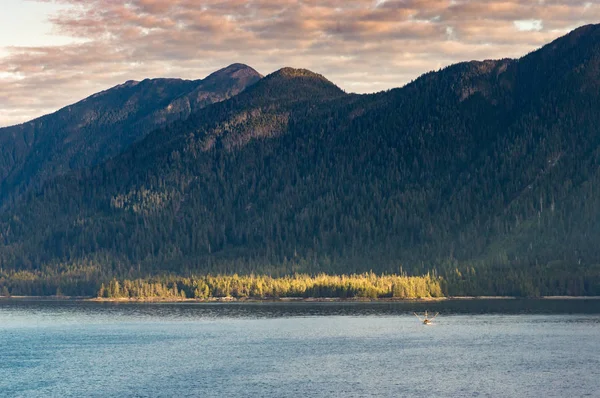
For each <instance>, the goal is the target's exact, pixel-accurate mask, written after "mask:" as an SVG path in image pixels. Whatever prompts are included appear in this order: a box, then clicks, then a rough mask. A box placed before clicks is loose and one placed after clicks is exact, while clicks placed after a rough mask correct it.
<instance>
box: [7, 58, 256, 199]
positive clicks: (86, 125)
mask: <svg viewBox="0 0 600 398" xmlns="http://www.w3.org/2000/svg"><path fill="white" fill-rule="evenodd" d="M261 77H262V76H261V75H260V74H258V73H257V72H256V71H255V70H254V69H252V68H250V67H248V66H246V65H242V64H233V65H230V66H228V67H227V68H224V69H221V70H219V71H217V72H215V73H213V74H211V75H210V76H208V77H206V78H205V79H203V80H194V81H190V80H181V79H146V80H143V81H141V82H138V81H128V82H126V83H124V84H121V85H118V86H115V87H113V88H111V89H109V90H106V91H103V92H100V93H98V94H94V95H92V96H91V97H89V98H86V99H84V100H83V101H80V102H78V103H76V104H73V105H70V106H67V107H65V108H63V109H61V110H59V111H57V112H55V113H53V114H51V115H47V116H43V117H40V118H38V119H35V120H32V121H31V122H28V123H24V124H21V125H18V126H12V127H6V128H1V129H0V205H2V202H3V201H6V200H7V199H10V198H12V199H16V198H18V197H19V195H18V193H22V192H23V191H25V190H27V189H28V188H29V187H30V186H34V187H39V186H40V184H41V183H42V182H43V181H46V180H48V179H52V178H53V177H56V176H57V175H61V174H64V173H67V172H69V171H70V170H73V169H79V168H84V167H88V166H92V165H95V164H98V163H100V162H102V161H104V160H106V159H108V158H110V157H112V156H114V155H117V154H119V153H120V152H122V151H123V150H124V149H125V148H127V147H128V146H129V145H131V144H132V143H133V142H135V141H137V140H139V139H141V138H143V137H144V136H145V135H146V134H148V133H149V132H150V131H152V130H153V129H155V128H158V127H161V126H164V125H166V124H168V123H171V122H173V121H176V120H181V119H185V118H187V117H188V116H189V115H190V114H191V113H192V112H196V111H198V110H199V109H202V108H203V107H205V106H207V105H209V104H212V103H215V102H219V101H223V100H225V99H227V98H229V97H231V96H234V95H236V94H238V93H239V92H241V91H243V90H244V89H245V88H246V87H248V86H250V85H252V84H254V83H256V82H257V81H258V80H259V79H260V78H261Z"/></svg>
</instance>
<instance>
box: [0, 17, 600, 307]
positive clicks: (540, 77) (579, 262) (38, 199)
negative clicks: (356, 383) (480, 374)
mask: <svg viewBox="0 0 600 398" xmlns="http://www.w3.org/2000/svg"><path fill="white" fill-rule="evenodd" d="M599 85H600V25H592V26H585V27H582V28H580V29H577V30H575V31H574V32H572V33H570V34H569V35H567V36H565V37H562V38H559V39H557V40H556V41H554V42H552V43H550V44H548V45H546V46H544V47H543V48H541V49H539V50H538V51H535V52H533V53H531V54H528V55H527V56H525V57H523V58H521V59H517V60H510V59H504V60H498V61H483V62H465V63H461V64H457V65H453V66H450V67H447V68H445V69H443V70H440V71H438V72H431V73H427V74H425V75H423V76H422V77H420V78H419V79H417V80H415V81H414V82H412V83H410V84H408V85H407V86H405V87H402V88H399V89H394V90H390V91H386V92H382V93H377V94H371V95H354V94H346V93H344V92H343V91H342V90H340V89H339V88H338V87H336V86H335V85H334V84H333V83H331V82H330V81H328V80H327V79H326V78H325V77H323V76H321V75H318V74H315V73H313V72H310V71H307V70H298V69H292V68H284V69H281V70H279V71H277V72H275V73H273V74H271V75H269V76H266V77H265V78H263V79H261V80H260V81H258V82H257V83H255V84H254V85H252V86H250V87H248V88H247V89H246V90H244V91H242V92H241V93H240V94H238V95H236V96H233V97H231V98H230V99H228V100H226V101H223V102H219V103H215V104H212V105H210V106H207V107H205V108H203V109H200V110H198V111H196V112H192V113H191V114H190V116H189V117H188V118H187V119H185V120H180V121H177V122H174V123H171V124H169V125H167V126H165V127H164V128H161V129H158V130H154V131H153V132H151V133H150V134H148V135H147V136H146V137H145V138H144V139H142V140H140V141H138V142H137V143H135V144H133V145H131V146H130V147H129V148H128V149H127V150H125V151H124V152H123V153H121V154H120V155H118V156H116V157H114V158H112V159H110V160H108V161H106V162H104V163H101V164H97V165H96V166H95V167H92V168H87V169H79V170H76V171H74V172H72V173H69V174H65V175H63V176H60V177H57V178H54V179H52V180H49V181H47V182H46V184H45V185H44V186H43V187H42V188H40V189H38V190H36V191H32V192H30V193H29V194H28V195H27V197H26V198H25V199H24V200H23V201H22V202H21V203H19V204H18V205H15V206H14V207H13V208H12V209H11V211H10V212H8V213H7V214H5V215H4V216H3V218H2V221H1V223H0V234H1V235H0V237H1V239H2V245H1V246H0V267H2V268H3V269H4V270H20V271H21V272H24V271H27V272H34V273H35V272H38V273H39V272H41V273H42V274H43V275H49V276H52V275H68V278H72V279H73V280H76V281H81V280H84V281H85V282H86V283H88V284H91V285H93V286H94V287H97V284H98V281H100V280H107V279H108V278H112V277H113V276H116V277H145V276H148V275H156V274H161V273H174V274H180V275H181V274H183V275H187V274H190V273H206V272H211V273H235V272H239V273H251V272H258V273H270V274H285V273H291V272H297V271H302V272H308V273H317V272H330V273H341V272H343V273H348V272H363V271H368V270H374V271H376V272H396V273H397V272H408V273H410V274H425V273H428V272H430V273H434V274H439V275H442V276H443V277H444V280H445V281H446V293H449V294H475V295H482V294H488V295H489V294H498V295H540V294H541V295H548V294H600V247H598V245H597V243H596V241H597V237H598V236H600V199H599V198H600V192H599V189H600V188H598V187H600V127H599V126H600V112H598V110H599V108H600V90H598V88H600V87H599ZM27 275H28V274H27ZM82 275H84V276H82ZM78 278H79V279H78ZM69 280H71V279H69ZM77 283H79V282H77ZM81 283H83V282H81ZM94 284H95V285H94ZM78 286H79V285H78ZM85 286H87V285H85ZM74 289H75V288H74ZM82 289H83V288H82ZM63 290H64V286H63ZM76 291H82V290H76Z"/></svg>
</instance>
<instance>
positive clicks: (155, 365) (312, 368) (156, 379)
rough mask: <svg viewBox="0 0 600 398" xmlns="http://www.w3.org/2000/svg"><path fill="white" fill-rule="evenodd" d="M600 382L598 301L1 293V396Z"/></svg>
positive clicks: (359, 393)
mask: <svg viewBox="0 0 600 398" xmlns="http://www.w3.org/2000/svg"><path fill="white" fill-rule="evenodd" d="M425 309H429V310H430V311H440V312H442V315H441V316H440V317H438V318H437V319H436V324H435V325H431V326H425V325H422V324H420V323H419V322H418V320H417V319H416V318H415V317H414V316H413V315H412V311H423V310H425ZM599 380H600V300H585V301H583V300H560V301H544V300H486V301H475V300H474V301H446V302H441V303H372V304H365V303H315V304H309V303H290V304H285V303H270V304H269V303H258V304H101V303H82V302H68V301H64V302H34V301H6V300H0V396H2V397H5V396H6V397H13V396H14V397H127V396H135V397H172V396H180V397H298V396H300V397H363V396H380V397H403V396H406V397H411V396H418V397H425V396H434V397H488V396H489V397H499V396H502V397H567V396H572V397H582V396H591V397H599V396H600V390H599V387H600V382H599Z"/></svg>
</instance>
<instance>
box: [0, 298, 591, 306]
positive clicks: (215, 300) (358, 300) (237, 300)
mask: <svg viewBox="0 0 600 398" xmlns="http://www.w3.org/2000/svg"><path fill="white" fill-rule="evenodd" d="M459 300H600V296H542V297H516V296H448V297H420V298H395V297H383V298H365V297H351V298H339V297H307V298H304V297H281V298H235V297H211V298H208V299H195V298H185V299H184V298H181V299H172V298H160V297H147V298H133V297H130V298H100V297H80V296H8V297H6V296H0V301H73V302H92V303H167V304H168V303H199V304H202V303H309V304H310V303H402V302H416V303H425V302H439V301H459Z"/></svg>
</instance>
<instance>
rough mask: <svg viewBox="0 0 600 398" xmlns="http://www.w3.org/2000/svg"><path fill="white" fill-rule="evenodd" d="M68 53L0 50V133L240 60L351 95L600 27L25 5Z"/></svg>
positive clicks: (555, 6) (425, 16)
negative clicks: (115, 88)
mask: <svg viewBox="0 0 600 398" xmlns="http://www.w3.org/2000/svg"><path fill="white" fill-rule="evenodd" d="M29 1H37V2H42V1H43V2H54V3H60V4H61V5H62V6H63V7H61V10H62V11H61V12H58V13H57V14H55V15H51V16H50V17H49V20H50V22H51V24H52V26H53V28H54V31H55V33H56V34H59V35H61V36H68V37H72V38H74V39H76V41H74V42H73V43H71V44H67V45H59V46H47V47H12V48H5V49H4V51H2V49H0V71H1V72H0V125H8V124H12V123H15V122H22V121H26V120H28V119H31V118H33V117H36V116H39V115H41V114H42V113H46V112H50V111H53V110H56V109H58V108H59V107H61V106H65V105H67V104H69V103H72V102H75V101H77V100H79V99H81V98H83V97H85V96H87V95H90V94H92V93H94V92H97V91H100V90H103V89H106V88H107V87H109V86H112V85H115V84H118V83H121V82H123V81H125V80H129V79H136V80H139V79H142V78H145V77H162V76H165V77H167V76H168V77H174V76H176V77H184V78H192V79H197V78H201V77H204V76H206V75H208V74H209V73H210V72H212V71H214V70H216V69H219V68H221V67H224V66H226V65H228V64H230V63H234V62H243V63H247V64H249V65H251V66H253V67H254V68H255V69H257V70H258V71H260V72H261V73H263V74H266V73H270V72H272V71H274V70H276V69H279V68H280V67H283V66H293V67H303V68H308V69H311V70H314V71H316V72H319V73H322V74H324V75H325V76H327V77H328V78H329V79H331V80H332V81H333V82H335V83H337V84H338V85H340V86H341V87H342V88H344V89H346V90H348V91H356V92H374V91H379V90H383V89H387V88H392V87H398V86H401V85H403V84H405V83H406V82H408V81H410V80H411V79H414V78H416V77H418V76H419V75H420V74H422V73H424V72H427V71H430V70H435V69H438V68H440V67H443V66H446V65H448V64H451V63H455V62H459V61H464V60H471V59H489V58H502V57H518V56H521V55H523V54H525V53H527V52H529V51H531V50H533V49H535V48H537V47H539V46H541V45H543V44H544V43H547V42H549V41H551V40H552V39H554V38H556V37H558V36H561V35H563V34H565V33H566V32H568V31H569V30H572V29H573V28H575V27H577V26H579V25H583V24H586V23H592V22H593V21H598V20H600V5H599V3H598V1H589V0H586V1H578V0H539V1H530V0H300V1H297V0H247V1H242V0H225V1H223V0H205V1H196V0H171V1H164V0H129V1H127V2H124V1H121V0H29Z"/></svg>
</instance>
